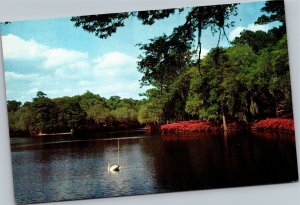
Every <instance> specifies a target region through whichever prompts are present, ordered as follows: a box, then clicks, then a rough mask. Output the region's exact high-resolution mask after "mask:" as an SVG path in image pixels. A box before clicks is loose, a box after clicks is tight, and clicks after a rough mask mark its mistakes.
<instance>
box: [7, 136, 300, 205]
mask: <svg viewBox="0 0 300 205" xmlns="http://www.w3.org/2000/svg"><path fill="white" fill-rule="evenodd" d="M118 138H120V139H119V147H120V148H119V154H120V165H121V170H120V172H119V173H108V171H107V162H110V163H112V164H114V163H117V157H118ZM11 146H12V162H13V175H14V186H15V197H16V201H17V203H37V202H50V201H61V200H75V199H87V198H102V197H112V196H125V195H136V194H152V193H164V192H173V191H188V190H199V189H211V188H223V187H236V186H248V185H262V184H272V183H284V182H292V181H297V180H298V174H297V160H296V149H295V138H294V136H293V135H289V134H287V133H281V134H280V133H274V132H273V133H251V134H250V133H246V134H245V133H244V134H241V133H231V134H227V135H224V134H204V133H200V134H193V135H185V136H184V135H181V136H175V135H170V136H164V137H162V136H159V135H149V134H148V135H147V134H146V133H145V132H144V131H131V132H115V133H102V134H94V135H91V134H90V135H80V136H76V137H71V136H64V137H63V136H60V137H58V136H57V137H53V136H51V137H40V138H14V139H11Z"/></svg>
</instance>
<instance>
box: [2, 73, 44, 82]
mask: <svg viewBox="0 0 300 205" xmlns="http://www.w3.org/2000/svg"><path fill="white" fill-rule="evenodd" d="M37 77H38V75H36V74H21V73H16V72H11V71H6V72H5V80H6V81H11V80H29V81H30V80H36V79H37Z"/></svg>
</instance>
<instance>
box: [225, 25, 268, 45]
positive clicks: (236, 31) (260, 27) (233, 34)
mask: <svg viewBox="0 0 300 205" xmlns="http://www.w3.org/2000/svg"><path fill="white" fill-rule="evenodd" d="M269 29H270V27H269V26H268V25H256V24H249V25H248V26H247V27H242V26H238V27H236V28H235V29H233V31H231V32H230V34H229V39H230V40H231V41H232V40H234V39H235V38H236V37H239V36H240V34H241V32H242V31H243V30H250V31H253V32H255V31H265V32H266V31H268V30H269Z"/></svg>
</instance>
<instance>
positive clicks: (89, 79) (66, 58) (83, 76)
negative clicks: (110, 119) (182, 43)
mask: <svg viewBox="0 0 300 205" xmlns="http://www.w3.org/2000/svg"><path fill="white" fill-rule="evenodd" d="M3 44H4V59H5V60H6V59H13V60H16V59H17V60H20V61H21V62H17V61H12V62H13V65H14V66H22V63H23V62H22V61H24V62H25V61H26V62H27V63H29V65H30V68H31V69H32V70H31V71H30V72H29V73H26V74H22V73H18V72H16V71H15V70H7V71H6V72H5V76H6V80H7V82H8V83H7V91H8V92H7V93H8V98H9V99H17V100H18V99H19V100H22V101H26V100H31V99H32V98H33V97H34V96H35V95H36V92H37V91H39V90H41V91H43V92H45V93H46V94H48V96H49V97H51V98H53V97H62V96H65V95H69V96H72V95H76V94H81V93H84V92H85V91H86V90H90V91H91V92H94V93H97V94H100V95H101V96H103V97H107V98H108V97H110V96H112V95H119V96H121V97H133V98H138V97H139V96H138V94H139V93H140V92H144V91H145V89H146V88H143V89H140V85H139V80H140V79H141V77H142V74H141V73H139V72H138V71H137V64H136V62H137V58H136V57H133V56H130V55H127V54H124V53H121V52H118V51H112V52H108V53H105V54H103V55H100V56H98V57H95V58H90V57H89V55H88V54H87V53H84V52H80V51H76V50H68V49H64V48H51V47H48V46H46V45H43V44H40V43H38V42H36V41H35V40H33V39H32V40H29V41H26V40H24V39H22V38H20V37H18V36H15V35H11V34H10V35H7V36H4V37H3ZM28 51H29V52H28ZM207 52H208V51H207V50H206V49H203V51H202V55H201V56H204V55H205V54H206V53H207ZM24 81H26V82H24Z"/></svg>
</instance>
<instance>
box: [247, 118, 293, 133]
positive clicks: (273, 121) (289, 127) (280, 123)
mask: <svg viewBox="0 0 300 205" xmlns="http://www.w3.org/2000/svg"><path fill="white" fill-rule="evenodd" d="M251 129H257V130H274V131H295V128H294V120H292V119H279V118H267V119H265V120H260V121H258V122H255V123H253V124H252V126H251Z"/></svg>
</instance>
